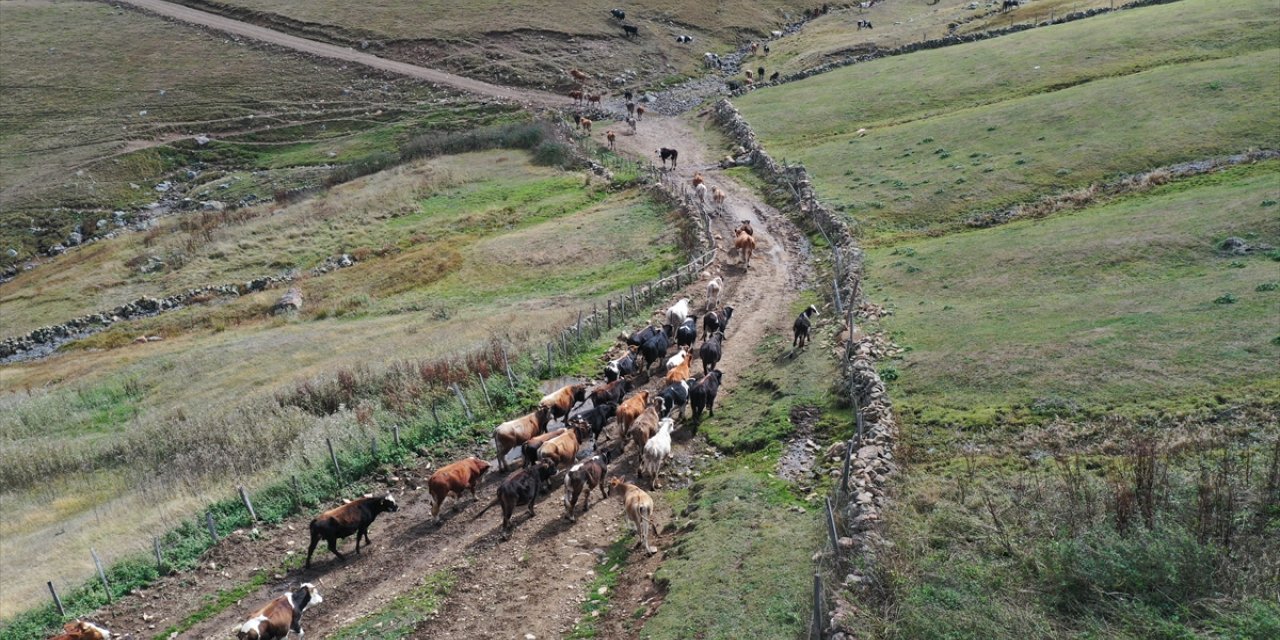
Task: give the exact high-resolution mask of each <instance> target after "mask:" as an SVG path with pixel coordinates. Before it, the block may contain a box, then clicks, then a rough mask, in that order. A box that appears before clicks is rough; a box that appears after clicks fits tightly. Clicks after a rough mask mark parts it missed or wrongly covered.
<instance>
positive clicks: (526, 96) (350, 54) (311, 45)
mask: <svg viewBox="0 0 1280 640" xmlns="http://www.w3.org/2000/svg"><path fill="white" fill-rule="evenodd" d="M117 4H125V5H129V6H132V7H136V8H138V9H142V10H144V11H148V12H151V13H154V14H156V15H160V16H164V17H166V18H172V19H174V20H178V21H180V22H186V23H188V24H194V25H200V26H202V27H208V28H210V29H215V30H217V31H222V32H225V33H230V34H233V35H237V36H241V37H244V38H249V39H250V40H257V41H259V42H266V43H268V44H273V45H276V46H280V47H284V48H286V49H293V50H295V51H301V52H303V53H309V54H311V55H315V56H320V57H322V58H332V59H334V60H343V61H346V62H353V63H355V64H360V65H364V66H366V67H372V68H374V69H379V70H382V71H389V72H391V73H397V74H400V75H404V76H408V77H411V78H417V79H419V80H426V81H427V82H433V83H435V84H439V85H444V86H448V87H453V88H454V89H459V90H461V91H467V92H470V93H475V94H479V95H485V96H492V97H494V98H499V99H502V100H512V101H515V102H519V103H521V104H524V105H526V106H533V105H540V106H554V105H564V104H568V103H569V98H567V97H564V96H558V95H556V94H553V93H548V92H544V91H535V90H531V89H517V88H514V87H504V86H500V85H496V84H490V83H488V82H482V81H480V80H473V79H471V78H466V77H463V76H459V75H454V74H452V73H447V72H445V71H439V70H436V69H428V68H426V67H420V66H418V65H413V64H408V63H405V62H396V61H394V60H387V59H386V58H380V57H378V56H375V55H373V54H370V53H364V52H361V51H356V50H355V49H351V48H349V47H340V46H337V45H333V44H327V43H324V42H316V41H315V40H308V39H306V38H299V37H298V36H292V35H289V34H287V33H282V32H280V31H275V30H274V29H267V28H265V27H259V26H256V25H252V24H249V23H247V22H240V21H239V20H234V19H232V18H227V17H224V16H220V15H217V14H213V13H208V12H205V11H200V10H198V9H192V8H190V7H184V6H182V5H178V4H173V3H171V2H165V1H164V0H119V2H118V3H117Z"/></svg>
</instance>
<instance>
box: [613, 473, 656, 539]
mask: <svg viewBox="0 0 1280 640" xmlns="http://www.w3.org/2000/svg"><path fill="white" fill-rule="evenodd" d="M609 495H612V496H621V497H622V505H623V508H624V509H625V510H626V512H627V520H628V521H630V522H631V525H632V526H633V527H635V530H636V532H637V533H639V534H640V545H643V546H644V552H645V553H647V554H649V555H653V554H655V553H657V552H658V548H657V547H654V546H650V544H649V530H650V529H652V530H653V537H655V538H656V537H658V525H656V524H654V522H653V498H651V497H649V494H647V493H645V492H644V490H643V489H641V488H640V487H637V486H635V485H634V484H628V483H626V482H623V481H622V478H618V477H614V478H610V479H609Z"/></svg>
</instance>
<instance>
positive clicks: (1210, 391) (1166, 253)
mask: <svg viewBox="0 0 1280 640" xmlns="http://www.w3.org/2000/svg"><path fill="white" fill-rule="evenodd" d="M1277 200H1280V163H1276V162H1269V163H1266V164H1262V165H1254V166H1248V167H1241V168H1236V169H1231V170H1228V171H1225V172H1222V173H1218V174H1212V175H1209V176H1202V177H1200V178H1195V179H1190V180H1186V181H1182V182H1178V183H1173V184H1169V185H1166V186H1164V187H1161V188H1158V189H1156V190H1155V191H1153V192H1150V193H1148V194H1145V195H1142V196H1136V197H1130V198H1126V199H1123V200H1121V201H1119V202H1114V203H1112V204H1109V205H1106V206H1101V207H1094V208H1091V209H1087V210H1084V211H1081V212H1079V213H1074V214H1070V215H1062V216H1058V217H1053V218H1049V219H1046V220H1039V221H1028V222H1018V223H1012V224H1007V225H1004V226H1000V227H996V228H992V229H984V230H981V231H973V232H968V233H957V234H952V235H950V236H947V237H945V238H935V239H928V240H921V241H916V242H906V243H901V244H899V245H897V246H895V247H894V248H892V249H890V248H882V249H877V250H874V251H872V252H870V253H869V255H868V261H867V265H868V280H869V282H871V283H872V284H871V285H870V291H871V292H872V296H873V297H874V298H876V299H879V300H882V301H883V302H885V303H887V304H888V305H889V306H890V307H891V308H892V309H893V310H894V312H895V313H894V316H893V317H892V318H891V319H890V321H889V322H888V325H889V326H890V327H892V329H893V331H894V335H895V338H896V339H897V341H898V342H899V343H901V344H904V345H908V346H910V348H911V351H910V352H909V353H908V354H906V356H905V357H904V359H903V361H902V362H901V363H899V364H895V365H893V366H894V367H895V368H896V371H897V373H898V375H899V379H898V382H897V384H896V389H897V399H898V400H899V401H900V402H901V403H902V405H900V406H903V407H905V408H906V409H908V410H909V411H913V412H916V413H917V414H918V415H917V421H920V422H927V423H942V424H953V423H959V424H961V425H964V424H988V423H990V422H991V421H993V420H994V421H998V422H1008V421H1010V420H1017V419H1018V418H1019V415H1021V416H1022V417H1024V418H1025V417H1027V415H1028V414H1037V413H1039V414H1041V415H1050V414H1055V413H1056V414H1061V415H1078V416H1085V415H1095V416H1096V415H1102V414H1106V413H1131V412H1134V411H1139V412H1149V411H1152V410H1156V409H1159V408H1165V407H1169V406H1172V407H1176V408H1179V409H1190V408H1192V407H1197V406H1208V407H1215V406H1219V405H1221V404H1222V403H1224V402H1238V401H1240V400H1241V399H1244V398H1247V397H1249V396H1251V395H1261V396H1264V397H1270V398H1272V400H1273V401H1276V400H1280V376H1277V374H1276V370H1275V367H1274V364H1275V361H1276V357H1277V356H1278V355H1280V347H1278V346H1277V345H1276V344H1275V338H1276V337H1277V336H1278V335H1280V333H1277V326H1276V318H1277V315H1276V313H1277V311H1280V296H1278V292H1277V291H1275V290H1270V289H1269V287H1274V286H1276V285H1277V284H1278V283H1280V269H1278V268H1277V264H1278V263H1277V262H1276V261H1275V260H1274V259H1273V257H1271V256H1268V255H1264V254H1262V253H1260V252H1259V253H1255V254H1251V255H1248V256H1234V255H1229V254H1226V253H1224V252H1222V251H1220V250H1219V248H1218V246H1219V244H1220V243H1221V242H1222V241H1223V240H1224V239H1225V238H1227V237H1230V236H1236V237H1241V238H1247V239H1248V242H1251V243H1255V244H1266V245H1271V246H1276V245H1280V216H1277V209H1276V205H1275V202H1276V201H1277ZM1228 299H1229V300H1232V302H1230V303H1227V302H1226V301H1227V300H1228Z"/></svg>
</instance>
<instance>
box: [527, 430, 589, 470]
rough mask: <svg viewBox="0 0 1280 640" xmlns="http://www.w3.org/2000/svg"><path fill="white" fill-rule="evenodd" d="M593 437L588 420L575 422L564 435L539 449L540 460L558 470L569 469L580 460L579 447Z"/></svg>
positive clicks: (549, 441)
mask: <svg viewBox="0 0 1280 640" xmlns="http://www.w3.org/2000/svg"><path fill="white" fill-rule="evenodd" d="M589 435H591V425H590V424H588V423H587V421H586V420H581V419H579V420H574V421H573V422H570V423H569V428H568V429H565V430H564V433H562V434H560V435H559V436H557V437H555V438H552V439H551V440H548V441H547V442H546V443H545V444H543V445H542V448H541V449H538V460H540V461H546V462H550V463H551V464H553V465H555V467H556V468H557V469H568V468H569V467H570V466H572V465H573V462H574V461H575V460H577V459H578V447H580V446H582V442H583V441H584V440H586V438H587V436H589Z"/></svg>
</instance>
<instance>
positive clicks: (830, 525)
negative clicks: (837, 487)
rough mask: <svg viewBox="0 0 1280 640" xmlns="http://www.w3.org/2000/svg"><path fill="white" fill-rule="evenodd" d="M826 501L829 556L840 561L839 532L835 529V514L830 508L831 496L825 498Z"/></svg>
mask: <svg viewBox="0 0 1280 640" xmlns="http://www.w3.org/2000/svg"><path fill="white" fill-rule="evenodd" d="M826 502H827V533H828V534H829V535H830V536H831V557H832V559H834V560H835V561H836V562H839V561H840V534H839V533H838V532H837V531H836V516H835V513H834V512H833V511H832V510H831V498H830V497H828V498H827V499H826Z"/></svg>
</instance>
